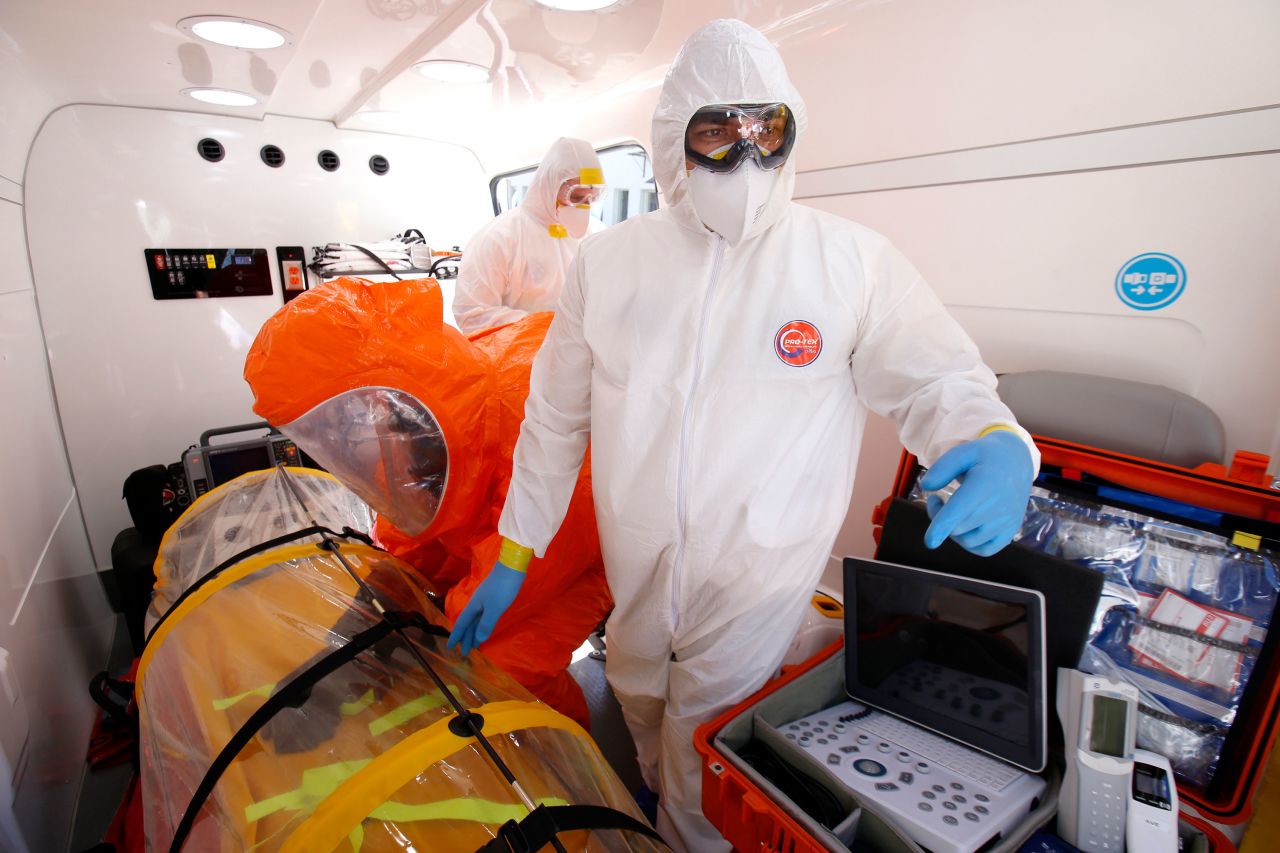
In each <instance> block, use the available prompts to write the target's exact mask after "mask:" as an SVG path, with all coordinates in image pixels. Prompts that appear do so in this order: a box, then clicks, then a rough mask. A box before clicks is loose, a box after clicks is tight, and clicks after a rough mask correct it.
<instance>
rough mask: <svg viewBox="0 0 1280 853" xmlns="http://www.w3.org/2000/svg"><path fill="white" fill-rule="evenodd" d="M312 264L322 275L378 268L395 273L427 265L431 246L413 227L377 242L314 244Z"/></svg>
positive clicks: (429, 265) (410, 270)
mask: <svg viewBox="0 0 1280 853" xmlns="http://www.w3.org/2000/svg"><path fill="white" fill-rule="evenodd" d="M313 264H314V267H315V269H316V271H317V272H318V273H320V274H321V275H323V276H330V275H338V274H341V273H351V272H367V271H369V269H370V267H379V268H381V269H382V270H383V271H385V272H387V273H390V274H391V275H395V274H396V273H397V272H414V271H417V270H427V269H429V268H430V267H431V248H430V247H429V246H428V245H427V241H426V238H424V237H423V236H422V232H421V231H419V230H418V229H416V228H410V229H408V230H407V231H405V232H404V233H402V234H396V235H395V236H394V237H392V238H391V239H389V240H383V241H382V242H378V243H326V244H325V245H323V246H317V247H316V249H315V255H314V258H313Z"/></svg>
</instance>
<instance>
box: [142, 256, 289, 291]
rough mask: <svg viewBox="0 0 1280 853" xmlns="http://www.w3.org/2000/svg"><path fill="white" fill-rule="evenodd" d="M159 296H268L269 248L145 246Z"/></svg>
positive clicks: (155, 289) (149, 272) (147, 260)
mask: <svg viewBox="0 0 1280 853" xmlns="http://www.w3.org/2000/svg"><path fill="white" fill-rule="evenodd" d="M143 255H144V257H145V258H146V264H147V275H148V277H149V278H150V280H151V295H152V296H153V297H154V298H156V299H216V298H219V297H224V296H267V295H270V293H271V264H270V261H269V260H268V259H267V250H266V249H144V250H143Z"/></svg>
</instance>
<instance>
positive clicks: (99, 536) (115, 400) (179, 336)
mask: <svg viewBox="0 0 1280 853" xmlns="http://www.w3.org/2000/svg"><path fill="white" fill-rule="evenodd" d="M205 136H212V137H215V138H217V139H219V140H220V141H222V142H223V144H224V145H225V147H226V150H227V154H226V157H225V159H224V160H222V161H221V162H220V163H216V164H212V163H208V162H206V161H204V160H203V159H201V158H200V157H199V156H198V155H197V153H196V143H197V141H198V140H199V139H201V138H202V137H205ZM266 143H272V144H275V145H279V146H280V147H281V148H283V149H284V151H285V155H286V158H287V159H286V162H285V165H284V166H283V167H282V168H280V169H271V168H269V167H267V166H266V165H264V164H263V163H262V162H261V160H260V159H259V156H258V151H259V149H260V147H261V146H262V145H263V144H266ZM323 148H329V149H332V150H333V151H335V152H337V153H338V155H339V156H340V157H341V158H342V167H341V168H340V169H339V170H338V171H337V172H332V173H330V172H325V171H323V170H321V169H320V167H319V166H318V165H317V164H316V154H317V152H318V151H320V150H321V149H323ZM373 154H382V155H383V156H385V157H387V158H388V159H389V160H390V163H391V170H390V173H389V174H387V175H385V176H378V175H374V174H373V173H372V172H371V171H370V170H369V168H368V165H367V163H368V160H369V157H370V156H371V155H373ZM486 184H487V177H486V176H485V175H483V174H482V173H481V172H480V169H479V166H478V164H477V162H476V160H475V158H474V157H473V156H472V155H471V154H470V153H469V152H467V151H466V150H465V149H461V148H457V147H455V146H446V145H441V144H436V143H432V142H428V141H424V140H418V139H410V138H408V137H399V136H390V135H386V134H375V133H363V132H357V131H341V130H337V129H335V128H334V127H333V126H332V125H331V124H329V123H327V122H318V121H306V120H301V119H286V118H273V117H272V118H268V119H266V120H265V121H262V122H258V121H252V120H246V119H233V118H225V117H219V116H213V115H197V114H191V113H174V112H164V111H158V110H139V109H127V108H119V107H95V106H71V107H65V108H63V109H61V110H59V111H58V112H56V113H55V114H54V115H53V116H52V117H50V119H49V121H48V122H47V123H46V125H45V127H44V129H43V131H42V132H41V134H40V136H39V138H38V139H37V140H36V142H35V145H34V147H33V150H32V157H31V163H30V166H29V172H28V178H27V182H26V187H25V191H26V217H27V229H28V234H29V240H30V245H31V251H32V263H33V269H34V273H35V287H36V292H37V295H38V297H39V300H40V309H41V316H42V320H43V323H44V328H45V333H46V341H47V346H48V349H49V356H50V362H51V364H52V369H53V376H54V387H55V390H56V393H57V398H58V405H59V410H60V414H61V418H62V425H63V430H64V432H65V435H66V440H67V447H68V452H69V454H70V458H71V465H72V471H73V472H74V476H75V481H76V485H77V487H78V489H79V494H80V500H81V506H82V508H83V510H84V515H85V519H86V522H87V524H88V526H89V530H90V537H91V543H92V546H93V551H94V556H95V558H96V560H97V562H98V564H99V565H106V564H107V563H108V562H109V549H110V544H111V540H112V538H113V537H114V536H115V534H116V533H117V532H118V531H119V530H120V529H121V528H123V527H126V526H128V524H129V520H128V514H127V512H126V509H125V506H124V503H123V501H121V499H120V489H121V484H122V482H123V480H124V478H125V477H126V476H127V475H128V474H129V472H130V471H132V470H134V469H135V468H138V467H141V466H143V465H148V464H153V463H157V462H170V461H176V460H177V459H178V457H179V454H180V453H181V452H182V450H183V449H184V448H186V447H187V445H189V444H191V443H192V442H194V441H196V440H197V438H198V437H199V435H200V433H201V432H202V431H204V430H206V429H209V428H210V427H215V426H225V425H228V424H235V423H243V422H245V421H250V420H255V417H254V415H253V413H252V411H251V404H252V398H251V395H250V393H249V388H248V386H247V385H246V384H245V383H244V380H243V378H242V376H241V373H242V370H243V365H244V357H245V354H246V352H247V351H248V348H249V345H250V344H251V343H252V341H253V338H254V336H255V335H256V334H257V331H258V329H259V327H260V326H261V325H262V323H263V321H264V320H265V319H266V318H267V317H268V316H270V315H271V314H272V313H273V312H274V311H275V310H277V309H278V308H279V307H280V305H281V304H282V300H281V295H280V286H279V282H278V281H277V282H276V284H275V292H274V293H273V294H272V295H271V296H252V297H238V298H230V299H208V300H205V299H200V300H195V299H193V300H168V301H157V300H155V299H153V298H152V295H151V288H150V284H149V281H148V278H147V275H146V270H145V265H144V261H143V250H144V249H145V248H148V247H155V248H162V247H173V248H188V247H191V248H205V247H232V246H234V247H240V248H244V247H264V248H266V249H267V250H268V253H269V255H270V257H271V259H272V263H271V266H272V276H273V278H274V277H275V276H276V270H275V261H274V258H275V247H277V246H289V245H301V246H307V247H310V246H313V245H318V244H323V243H326V242H329V241H332V240H379V239H384V238H386V237H388V236H390V235H391V234H393V233H396V232H399V231H402V230H404V229H405V228H408V227H416V228H419V229H421V230H422V231H423V232H424V233H425V234H426V235H427V238H428V240H429V241H430V242H432V243H435V244H438V245H442V246H452V245H454V244H460V243H463V242H465V240H466V239H467V238H468V237H469V236H470V235H471V234H472V233H473V232H474V230H475V229H476V228H477V227H478V226H479V225H480V224H481V223H482V222H484V221H485V220H486V219H488V218H490V217H491V216H492V215H493V214H492V208H491V207H490V206H489V200H488V187H487V185H486ZM297 369H298V372H299V377H300V378H301V377H302V376H305V374H306V371H307V365H306V364H305V363H304V364H299V365H297Z"/></svg>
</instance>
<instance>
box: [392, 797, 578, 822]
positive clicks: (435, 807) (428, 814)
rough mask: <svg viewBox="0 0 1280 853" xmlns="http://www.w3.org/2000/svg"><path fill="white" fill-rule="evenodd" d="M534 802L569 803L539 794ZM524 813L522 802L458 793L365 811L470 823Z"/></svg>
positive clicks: (400, 818)
mask: <svg viewBox="0 0 1280 853" xmlns="http://www.w3.org/2000/svg"><path fill="white" fill-rule="evenodd" d="M534 802H536V803H537V804H538V805H540V806H567V805H569V801H568V800H563V799H561V798H560V797H539V798H538V799H536V800H534ZM528 814H529V810H528V809H526V808H525V807H524V805H523V804H522V803H495V802H494V801H493V800H479V799H473V798H471V797H458V798H457V799H454V800H443V801H441V802H438V803H397V802H395V801H392V802H387V803H383V804H382V805H380V806H378V807H377V808H376V809H374V810H373V811H371V812H369V817H371V818H374V819H375V820H388V821H391V822H392V823H412V822H414V821H420V820H467V821H471V822H472V823H487V824H492V825H499V824H504V823H506V822H507V821H509V820H515V821H518V820H520V819H521V818H523V817H525V816H526V815H528Z"/></svg>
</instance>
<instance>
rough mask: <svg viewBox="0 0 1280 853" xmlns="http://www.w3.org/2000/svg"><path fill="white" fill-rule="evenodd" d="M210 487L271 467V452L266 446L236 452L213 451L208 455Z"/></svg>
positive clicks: (239, 449) (240, 449)
mask: <svg viewBox="0 0 1280 853" xmlns="http://www.w3.org/2000/svg"><path fill="white" fill-rule="evenodd" d="M208 459H209V474H210V476H211V478H212V481H213V482H212V483H211V484H210V485H214V486H220V485H222V484H223V483H225V482H227V481H229V480H234V479H235V478H236V477H239V476H240V475H241V474H247V473H249V472H250V471H259V470H261V469H263V468H270V467H271V451H270V450H268V449H267V446H266V445H265V444H263V445H260V446H258V447H245V448H237V449H235V450H211V451H209V455H208Z"/></svg>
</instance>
